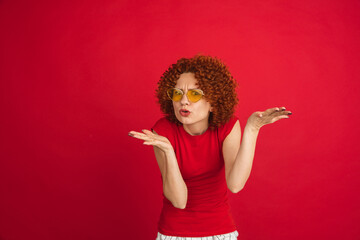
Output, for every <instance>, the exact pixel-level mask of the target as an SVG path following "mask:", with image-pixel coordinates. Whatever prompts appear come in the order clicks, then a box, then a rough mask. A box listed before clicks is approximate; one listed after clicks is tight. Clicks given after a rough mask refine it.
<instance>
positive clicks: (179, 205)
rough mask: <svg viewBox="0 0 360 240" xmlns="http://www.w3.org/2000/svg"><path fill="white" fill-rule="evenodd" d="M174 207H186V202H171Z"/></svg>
mask: <svg viewBox="0 0 360 240" xmlns="http://www.w3.org/2000/svg"><path fill="white" fill-rule="evenodd" d="M172 204H173V206H174V207H176V208H179V209H185V208H186V202H181V203H172Z"/></svg>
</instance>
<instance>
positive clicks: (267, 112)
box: [264, 107, 280, 115]
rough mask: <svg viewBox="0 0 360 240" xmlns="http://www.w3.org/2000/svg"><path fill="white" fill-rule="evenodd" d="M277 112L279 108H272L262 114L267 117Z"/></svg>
mask: <svg viewBox="0 0 360 240" xmlns="http://www.w3.org/2000/svg"><path fill="white" fill-rule="evenodd" d="M279 111H280V108H278V107H274V108H269V109H267V110H265V112H264V113H265V114H268V115H271V114H273V113H276V112H279Z"/></svg>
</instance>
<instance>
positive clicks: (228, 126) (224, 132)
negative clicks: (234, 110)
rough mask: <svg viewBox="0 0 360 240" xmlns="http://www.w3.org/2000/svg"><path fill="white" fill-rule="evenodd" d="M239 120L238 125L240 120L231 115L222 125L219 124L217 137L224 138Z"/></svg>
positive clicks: (222, 139)
mask: <svg viewBox="0 0 360 240" xmlns="http://www.w3.org/2000/svg"><path fill="white" fill-rule="evenodd" d="M237 122H239V126H240V121H239V118H238V117H237V116H235V115H233V116H232V117H231V118H230V119H229V121H227V122H226V123H224V124H223V125H221V126H220V127H219V128H218V133H219V138H220V140H221V142H222V141H224V139H225V138H226V137H227V136H228V135H229V133H230V132H231V131H232V130H233V128H234V126H235V124H236V123H237Z"/></svg>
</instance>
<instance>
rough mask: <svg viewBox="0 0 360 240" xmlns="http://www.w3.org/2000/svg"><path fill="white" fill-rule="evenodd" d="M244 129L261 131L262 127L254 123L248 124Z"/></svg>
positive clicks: (253, 131)
mask: <svg viewBox="0 0 360 240" xmlns="http://www.w3.org/2000/svg"><path fill="white" fill-rule="evenodd" d="M244 131H249V132H251V133H256V134H257V133H259V131H260V128H259V127H256V126H254V125H253V124H246V126H245V129H244Z"/></svg>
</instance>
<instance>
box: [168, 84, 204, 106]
mask: <svg viewBox="0 0 360 240" xmlns="http://www.w3.org/2000/svg"><path fill="white" fill-rule="evenodd" d="M172 89H176V90H178V91H180V92H181V93H182V96H184V91H183V90H181V89H180V88H175V87H174V88H170V89H168V90H167V91H166V94H167V96H168V97H169V99H170V100H171V101H174V100H173V99H172V98H171V97H170V95H169V90H172ZM189 90H196V91H199V92H200V93H201V98H202V97H204V96H205V94H204V92H203V90H201V89H197V88H193V89H188V91H187V93H186V97H187V98H188V100H189V101H190V102H192V103H196V102H198V101H200V100H201V98H200V99H199V100H197V101H195V102H193V101H191V100H190V98H189V96H188V93H189ZM181 99H182V97H181V98H180V100H179V101H181ZM179 101H174V102H179Z"/></svg>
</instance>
